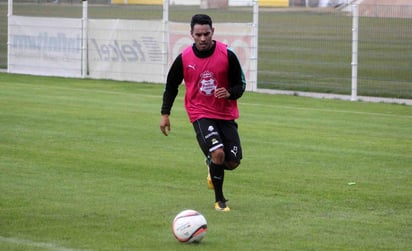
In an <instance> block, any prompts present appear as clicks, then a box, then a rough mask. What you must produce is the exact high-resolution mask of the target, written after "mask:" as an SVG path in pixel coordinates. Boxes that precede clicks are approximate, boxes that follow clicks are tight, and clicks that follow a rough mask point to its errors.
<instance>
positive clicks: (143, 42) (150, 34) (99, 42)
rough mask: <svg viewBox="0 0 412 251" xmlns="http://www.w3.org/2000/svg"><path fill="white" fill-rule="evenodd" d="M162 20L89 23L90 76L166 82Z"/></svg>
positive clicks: (94, 21) (92, 21)
mask: <svg viewBox="0 0 412 251" xmlns="http://www.w3.org/2000/svg"><path fill="white" fill-rule="evenodd" d="M162 41H163V31H162V22H161V21H137V20H119V19H117V20H102V19H100V20H92V19H90V20H89V37H88V52H89V76H90V77H91V78H104V79H115V80H123V81H124V80H126V81H143V82H144V81H146V82H158V83H162V82H163V81H164V76H163V67H164V63H163V62H164V60H165V59H164V55H165V53H163V49H162V48H163V44H162Z"/></svg>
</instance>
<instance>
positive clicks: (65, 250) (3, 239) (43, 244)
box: [0, 236, 85, 251]
mask: <svg viewBox="0 0 412 251" xmlns="http://www.w3.org/2000/svg"><path fill="white" fill-rule="evenodd" d="M0 242H4V243H11V244H16V245H20V246H28V247H36V248H45V249H49V250H55V251H85V250H80V249H72V248H66V247H61V246H58V245H56V244H54V243H47V242H35V241H31V240H26V239H20V238H14V237H3V236H0Z"/></svg>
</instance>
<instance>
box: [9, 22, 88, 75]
mask: <svg viewBox="0 0 412 251" xmlns="http://www.w3.org/2000/svg"><path fill="white" fill-rule="evenodd" d="M8 20H9V38H8V41H9V60H8V71H9V72H11V73H21V74H33V75H45V76H63V77H81V43H82V39H81V20H80V19H70V18H43V17H21V16H10V17H9V19H8Z"/></svg>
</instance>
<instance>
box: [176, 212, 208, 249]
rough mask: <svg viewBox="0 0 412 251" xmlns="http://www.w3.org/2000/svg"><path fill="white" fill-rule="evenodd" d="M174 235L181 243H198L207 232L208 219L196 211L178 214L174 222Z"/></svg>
mask: <svg viewBox="0 0 412 251" xmlns="http://www.w3.org/2000/svg"><path fill="white" fill-rule="evenodd" d="M172 231H173V235H174V236H175V237H176V239H177V240H178V241H180V242H184V243H192V242H195V243H198V242H200V241H201V240H202V239H203V237H205V235H206V232H207V221H206V218H205V217H204V216H203V215H202V214H201V213H199V212H198V211H196V210H192V209H187V210H183V211H182V212H180V213H178V214H177V215H176V217H175V218H174V220H173V225H172Z"/></svg>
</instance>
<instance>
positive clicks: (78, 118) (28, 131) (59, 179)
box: [0, 73, 412, 251]
mask: <svg viewBox="0 0 412 251" xmlns="http://www.w3.org/2000/svg"><path fill="white" fill-rule="evenodd" d="M0 90H1V91H0V173H1V175H0V250H328V251H329V250H362V251H363V250H372V251H376V250H410V247H411V245H412V241H411V240H412V200H411V198H412V168H411V167H412V154H411V153H412V126H411V125H412V108H411V107H410V106H406V105H395V104H381V103H362V102H348V101H339V100H322V99H310V98H303V97H295V96H277V95H266V94H256V93H245V95H244V96H243V97H242V99H241V100H240V101H239V106H240V111H241V118H240V119H239V120H238V122H239V130H240V134H241V138H242V143H243V148H244V160H243V163H242V165H241V166H240V167H239V168H238V169H237V170H235V171H233V172H230V173H227V174H226V182H225V193H226V195H227V197H228V198H229V199H230V206H231V208H232V211H231V212H228V213H222V212H216V211H215V210H214V209H213V198H214V196H213V192H211V191H210V190H208V188H207V184H206V172H207V171H206V167H205V165H204V159H203V156H202V154H201V152H200V150H199V149H198V146H197V142H196V141H195V135H194V132H193V129H192V127H191V125H190V124H189V122H188V119H187V116H186V114H185V111H184V109H183V104H182V101H183V98H182V95H183V93H184V88H183V87H182V88H181V92H180V94H179V97H178V98H177V100H176V103H175V106H174V109H173V111H172V117H171V119H172V132H171V134H170V135H169V136H168V137H165V136H163V135H162V134H161V133H160V130H159V121H160V112H159V110H160V104H161V95H162V90H163V86H162V85H148V84H137V83H128V82H114V81H101V80H79V79H65V78H46V77H34V76H23V75H9V74H4V73H0ZM187 208H191V209H196V210H198V211H200V212H201V213H203V214H204V215H205V217H206V218H207V220H208V227H209V229H208V233H207V236H206V237H205V239H204V240H203V242H202V243H200V244H199V245H186V244H180V243H178V242H177V241H176V240H175V239H174V237H173V235H172V233H171V222H172V220H173V218H174V216H175V215H176V214H177V213H178V212H179V211H181V210H183V209H187Z"/></svg>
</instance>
